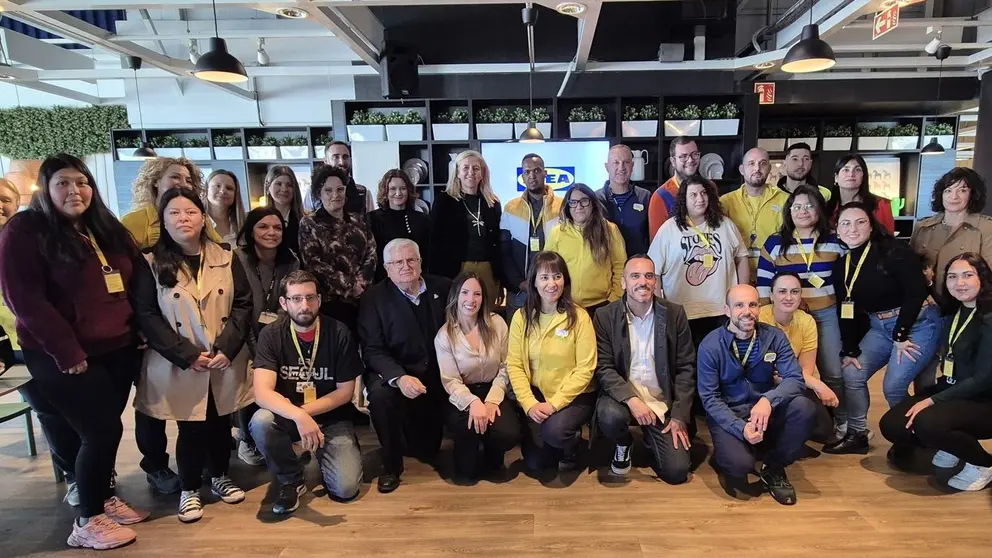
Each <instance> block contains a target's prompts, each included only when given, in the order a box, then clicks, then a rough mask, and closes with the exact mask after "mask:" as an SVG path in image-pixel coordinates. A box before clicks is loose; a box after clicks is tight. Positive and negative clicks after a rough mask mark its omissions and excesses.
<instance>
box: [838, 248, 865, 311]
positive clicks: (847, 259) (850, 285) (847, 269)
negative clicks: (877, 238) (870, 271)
mask: <svg viewBox="0 0 992 558" xmlns="http://www.w3.org/2000/svg"><path fill="white" fill-rule="evenodd" d="M869 250H871V242H869V243H868V244H867V245H866V246H865V251H864V252H862V253H861V259H860V260H858V266H857V267H855V268H854V277H851V282H850V283H848V284H847V300H851V292H852V291H853V290H854V282H855V281H857V280H858V275H859V274H860V273H861V266H862V265H864V263H865V258H866V257H867V256H868V251H869ZM850 273H851V253H850V252H848V254H847V257H845V258H844V278H845V279H847V276H848V275H849V274H850Z"/></svg>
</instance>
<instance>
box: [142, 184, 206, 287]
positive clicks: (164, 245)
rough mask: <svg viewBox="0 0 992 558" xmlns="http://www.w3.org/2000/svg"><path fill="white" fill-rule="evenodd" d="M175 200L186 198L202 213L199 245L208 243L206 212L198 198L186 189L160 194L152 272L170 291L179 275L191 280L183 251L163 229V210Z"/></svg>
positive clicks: (159, 282)
mask: <svg viewBox="0 0 992 558" xmlns="http://www.w3.org/2000/svg"><path fill="white" fill-rule="evenodd" d="M176 198H186V199H187V200H189V201H191V202H193V205H195V206H196V207H197V209H199V210H200V213H203V219H204V224H203V228H202V229H200V244H205V243H207V242H209V239H208V238H207V226H206V218H207V212H206V209H204V207H203V201H202V200H200V196H199V195H198V194H197V193H196V192H194V191H192V190H187V189H186V188H173V189H171V190H169V191H168V192H166V193H164V194H162V199H161V201H159V203H158V231H159V232H158V242H156V243H155V246H154V247H152V253H153V254H154V255H155V262H154V263H153V264H152V271H154V272H155V275H157V276H158V284H159V285H162V286H163V287H167V288H170V289H171V288H172V287H175V286H176V284H177V283H178V282H179V273H183V274H185V275H186V277H187V278H189V279H192V278H193V272H192V271H191V270H189V269H187V267H186V262H185V260H184V259H183V249H182V248H180V247H179V244H178V243H176V241H175V240H173V238H172V235H171V234H169V231H168V230H167V229H166V228H165V208H166V207H168V205H169V202H171V201H172V200H174V199H176ZM200 257H201V258H205V257H206V254H204V253H201V254H200Z"/></svg>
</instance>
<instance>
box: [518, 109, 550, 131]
mask: <svg viewBox="0 0 992 558" xmlns="http://www.w3.org/2000/svg"><path fill="white" fill-rule="evenodd" d="M531 121H533V122H534V125H535V126H537V129H538V130H540V131H541V133H542V134H543V135H544V137H545V138H550V137H551V115H550V114H548V109H546V108H544V107H534V110H533V111H531V110H529V109H528V108H527V107H517V108H516V109H515V110H514V111H513V136H514V137H517V138H519V137H520V135H521V134H523V133H524V130H526V129H527V127H528V126H530V123H531Z"/></svg>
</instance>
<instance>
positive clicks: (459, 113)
mask: <svg viewBox="0 0 992 558" xmlns="http://www.w3.org/2000/svg"><path fill="white" fill-rule="evenodd" d="M434 123H435V124H466V123H468V109H465V108H462V107H458V108H455V109H452V110H451V112H439V113H437V114H436V115H434Z"/></svg>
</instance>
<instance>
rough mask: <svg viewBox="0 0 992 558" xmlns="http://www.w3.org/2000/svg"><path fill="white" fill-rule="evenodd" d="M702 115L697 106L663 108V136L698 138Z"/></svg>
mask: <svg viewBox="0 0 992 558" xmlns="http://www.w3.org/2000/svg"><path fill="white" fill-rule="evenodd" d="M702 115H703V113H702V111H700V110H699V106H697V105H685V106H682V107H680V106H678V105H669V106H667V107H665V135H666V136H668V137H672V136H698V135H699V127H700V122H699V118H700V117H701V116H702Z"/></svg>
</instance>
